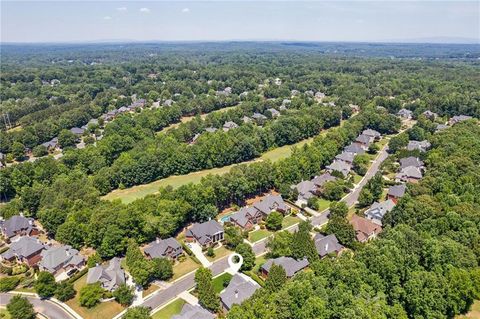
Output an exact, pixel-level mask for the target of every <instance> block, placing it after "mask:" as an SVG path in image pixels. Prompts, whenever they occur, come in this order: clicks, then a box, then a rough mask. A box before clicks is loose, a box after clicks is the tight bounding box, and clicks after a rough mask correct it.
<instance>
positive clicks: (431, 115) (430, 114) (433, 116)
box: [422, 110, 438, 120]
mask: <svg viewBox="0 0 480 319" xmlns="http://www.w3.org/2000/svg"><path fill="white" fill-rule="evenodd" d="M422 114H423V115H424V116H425V117H426V118H427V119H431V120H434V119H436V118H437V117H438V114H437V113H434V112H432V111H430V110H426V111H425V112H423V113H422Z"/></svg>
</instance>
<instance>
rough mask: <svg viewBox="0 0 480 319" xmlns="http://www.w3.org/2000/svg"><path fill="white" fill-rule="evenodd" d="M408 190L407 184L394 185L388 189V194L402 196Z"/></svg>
mask: <svg viewBox="0 0 480 319" xmlns="http://www.w3.org/2000/svg"><path fill="white" fill-rule="evenodd" d="M406 190H407V186H406V185H405V184H400V185H393V186H390V188H389V189H388V195H390V196H394V197H396V198H400V197H402V196H403V195H405V191H406Z"/></svg>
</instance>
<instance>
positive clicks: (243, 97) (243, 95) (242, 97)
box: [238, 91, 248, 99]
mask: <svg viewBox="0 0 480 319" xmlns="http://www.w3.org/2000/svg"><path fill="white" fill-rule="evenodd" d="M247 96H248V91H245V92H242V93H240V94H239V95H238V97H239V98H240V99H245V98H246V97H247Z"/></svg>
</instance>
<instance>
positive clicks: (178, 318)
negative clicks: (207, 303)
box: [171, 303, 215, 319]
mask: <svg viewBox="0 0 480 319" xmlns="http://www.w3.org/2000/svg"><path fill="white" fill-rule="evenodd" d="M171 319H215V315H214V314H212V313H211V312H209V311H208V310H206V309H204V308H202V307H201V306H199V305H195V306H192V305H191V304H189V303H186V304H184V305H183V307H182V311H181V312H180V313H179V314H178V315H174V316H173V317H172V318H171Z"/></svg>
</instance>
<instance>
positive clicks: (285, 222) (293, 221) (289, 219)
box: [282, 215, 300, 229]
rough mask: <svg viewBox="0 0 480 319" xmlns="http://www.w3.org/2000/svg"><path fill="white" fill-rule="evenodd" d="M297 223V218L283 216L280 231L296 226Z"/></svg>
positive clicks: (298, 220)
mask: <svg viewBox="0 0 480 319" xmlns="http://www.w3.org/2000/svg"><path fill="white" fill-rule="evenodd" d="M299 222H300V218H298V217H295V216H292V215H288V216H285V218H284V219H283V222H282V229H285V228H287V227H290V226H292V225H295V224H298V223H299Z"/></svg>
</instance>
